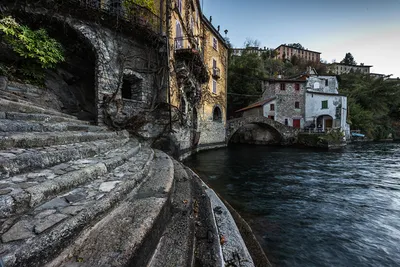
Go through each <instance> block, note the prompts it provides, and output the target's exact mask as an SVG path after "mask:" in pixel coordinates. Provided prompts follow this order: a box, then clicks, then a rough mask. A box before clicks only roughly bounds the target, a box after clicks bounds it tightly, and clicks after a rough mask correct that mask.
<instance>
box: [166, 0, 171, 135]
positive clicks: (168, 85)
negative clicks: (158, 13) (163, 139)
mask: <svg viewBox="0 0 400 267" xmlns="http://www.w3.org/2000/svg"><path fill="white" fill-rule="evenodd" d="M170 1H171V0H166V8H165V15H166V18H165V25H166V33H165V34H166V40H167V42H166V45H167V94H168V104H169V110H168V111H169V130H170V132H172V107H171V90H170V86H171V81H170V75H169V74H170V70H169V53H170V51H169V22H170V21H169V16H170V10H169V7H170Z"/></svg>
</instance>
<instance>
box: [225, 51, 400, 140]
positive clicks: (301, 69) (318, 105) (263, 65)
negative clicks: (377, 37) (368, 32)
mask: <svg viewBox="0 0 400 267" xmlns="http://www.w3.org/2000/svg"><path fill="white" fill-rule="evenodd" d="M243 57H246V59H243ZM246 60H247V62H251V64H252V67H253V68H254V66H256V68H255V69H257V68H258V69H257V71H258V72H253V73H252V72H251V71H249V72H247V73H246V74H245V75H246V76H247V77H246V76H244V80H246V81H243V79H242V81H240V83H241V85H240V87H239V86H238V87H235V84H233V83H232V81H233V82H234V83H236V82H235V77H234V75H235V74H233V75H232V76H231V77H232V79H231V80H230V82H231V83H230V85H231V87H230V88H228V92H231V93H233V94H232V95H230V102H229V103H230V104H231V105H232V104H233V106H234V108H233V109H232V108H231V109H230V112H229V113H230V114H229V116H230V117H247V116H255V115H256V116H264V117H268V118H270V119H272V120H275V121H278V122H280V123H282V124H285V125H288V126H291V127H294V128H298V129H301V130H302V131H305V132H309V133H310V132H319V133H327V132H330V131H331V130H333V129H337V130H340V131H341V132H343V133H344V136H345V138H346V139H347V140H350V139H351V129H350V128H352V130H356V131H357V132H358V133H359V132H360V130H361V131H363V133H364V136H365V135H368V137H369V138H376V136H374V134H373V133H372V132H370V131H369V129H366V128H363V127H360V125H358V124H357V123H354V122H356V121H355V120H353V122H352V119H351V115H350V117H349V114H352V112H351V107H349V105H348V99H347V93H350V92H349V89H351V88H346V85H348V84H349V79H350V80H356V79H358V78H361V77H365V79H366V80H368V82H369V83H370V84H371V86H376V85H372V84H374V83H375V84H376V83H380V84H381V85H380V87H381V88H384V87H385V86H387V88H388V90H387V91H386V92H385V93H386V94H393V95H396V92H398V90H399V89H398V87H399V78H391V75H385V74H377V73H371V72H370V68H371V67H372V66H371V65H365V64H363V63H361V64H357V63H356V62H355V61H354V58H353V57H352V55H351V54H350V53H348V54H346V56H345V58H344V59H343V60H342V61H341V62H340V63H337V62H333V63H330V64H329V63H326V62H324V61H322V59H321V52H316V51H312V50H308V49H305V48H304V47H303V46H302V45H301V44H289V45H286V44H282V45H280V46H279V47H277V48H276V49H268V48H265V47H264V48H263V49H262V48H259V47H254V46H252V45H251V44H248V46H247V47H246V48H232V49H231V64H230V67H231V69H230V70H229V72H230V73H232V72H235V73H236V68H237V66H239V65H240V64H243V62H246ZM296 72H297V73H296ZM237 73H241V74H242V73H243V69H240V67H239V68H238V70H237ZM241 74H239V75H241ZM251 76H252V77H253V80H251V78H250V77H251ZM346 80H347V81H346ZM257 81H259V82H257ZM342 81H346V84H344V83H343V82H342ZM246 86H247V87H248V89H247V90H246V89H243V88H246ZM258 86H259V87H260V89H258V88H257V87H258ZM235 91H237V96H236V95H235V93H236V92H235ZM365 91H367V90H365ZM390 91H392V92H390ZM365 93H366V92H364V94H365ZM240 94H243V96H244V97H243V98H242V99H239V98H240ZM257 95H259V96H258V97H257ZM246 96H247V98H246ZM252 96H253V97H252ZM394 99H397V96H396V97H394ZM352 100H353V99H351V104H355V103H354V102H353V101H352ZM387 100H388V99H387ZM235 102H239V103H238V104H236V103H235ZM394 102H395V103H394V105H393V106H392V107H390V109H391V110H392V112H393V114H392V115H393V116H394V117H395V116H396V115H395V114H396V108H397V107H398V102H397V101H394ZM245 104H247V106H246V105H245ZM228 108H229V106H228ZM353 114H354V115H353V118H354V117H356V115H357V114H356V113H354V112H353ZM397 120H398V119H397ZM395 121H396V120H395V119H394V120H393V123H392V125H390V126H388V129H387V132H386V134H385V133H383V134H382V135H383V136H380V137H379V138H383V139H385V137H388V138H389V139H390V138H392V137H393V136H392V133H393V129H398V128H397V126H396V125H397V124H396V122H395ZM351 124H353V125H352V126H351ZM360 128H362V129H360ZM394 131H397V130H394ZM261 132H265V131H263V130H260V129H259V127H257V126H254V125H252V126H247V128H246V129H242V130H241V132H239V134H240V135H242V136H241V137H237V138H236V140H233V141H235V142H252V143H259V144H262V143H264V144H265V143H267V144H268V143H271V142H272V143H273V141H274V140H273V139H271V138H268V135H265V134H262V133H261ZM246 135H247V137H246ZM362 135H363V134H358V136H362ZM379 138H378V139H379Z"/></svg>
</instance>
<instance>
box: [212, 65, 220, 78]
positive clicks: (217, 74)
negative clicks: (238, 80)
mask: <svg viewBox="0 0 400 267" xmlns="http://www.w3.org/2000/svg"><path fill="white" fill-rule="evenodd" d="M212 77H213V78H214V79H219V78H221V70H220V69H219V68H218V67H214V68H213V69H212Z"/></svg>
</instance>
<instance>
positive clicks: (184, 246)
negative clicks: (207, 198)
mask: <svg viewBox="0 0 400 267" xmlns="http://www.w3.org/2000/svg"><path fill="white" fill-rule="evenodd" d="M174 179H175V188H174V192H173V194H172V213H173V215H172V219H171V221H170V222H169V223H168V225H167V227H166V229H165V231H164V233H163V235H162V237H161V239H160V241H159V243H158V245H157V249H156V250H155V251H154V254H153V256H152V258H151V260H150V262H149V263H148V264H147V266H148V267H164V266H193V260H194V249H195V247H194V242H195V240H194V238H195V217H196V214H195V209H194V195H193V192H192V191H193V188H192V187H193V184H192V177H191V176H189V175H188V174H187V172H186V170H185V168H184V167H183V166H182V164H180V163H179V162H177V161H175V160H174Z"/></svg>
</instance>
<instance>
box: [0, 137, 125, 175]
mask: <svg viewBox="0 0 400 267" xmlns="http://www.w3.org/2000/svg"><path fill="white" fill-rule="evenodd" d="M128 141H129V138H127V137H125V136H123V135H119V136H117V137H116V138H113V139H105V140H97V141H91V142H81V143H76V144H73V145H70V144H68V145H58V146H50V147H44V148H43V147H42V148H30V149H29V148H28V149H22V148H20V149H12V150H3V151H0V178H1V177H9V176H10V175H15V174H19V173H25V172H27V171H33V170H36V169H39V168H42V169H43V168H50V167H52V166H54V165H56V164H60V163H63V162H67V161H71V160H77V159H83V158H88V157H94V156H95V155H99V154H102V153H105V152H107V151H109V150H112V149H116V148H118V147H121V146H124V145H125V144H126V143H127V142H128ZM0 180H1V179H0Z"/></svg>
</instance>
